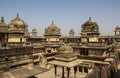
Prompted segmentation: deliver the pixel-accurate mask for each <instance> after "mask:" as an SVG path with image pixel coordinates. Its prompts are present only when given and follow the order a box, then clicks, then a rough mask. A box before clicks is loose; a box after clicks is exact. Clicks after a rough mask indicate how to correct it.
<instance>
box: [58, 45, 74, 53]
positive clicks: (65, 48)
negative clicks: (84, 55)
mask: <svg viewBox="0 0 120 78" xmlns="http://www.w3.org/2000/svg"><path fill="white" fill-rule="evenodd" d="M59 51H60V53H73V48H72V47H71V46H70V45H68V44H64V45H63V46H61V47H60V49H59Z"/></svg>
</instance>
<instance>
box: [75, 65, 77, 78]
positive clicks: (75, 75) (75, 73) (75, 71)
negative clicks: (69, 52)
mask: <svg viewBox="0 0 120 78" xmlns="http://www.w3.org/2000/svg"><path fill="white" fill-rule="evenodd" d="M76 72H77V67H74V78H76Z"/></svg>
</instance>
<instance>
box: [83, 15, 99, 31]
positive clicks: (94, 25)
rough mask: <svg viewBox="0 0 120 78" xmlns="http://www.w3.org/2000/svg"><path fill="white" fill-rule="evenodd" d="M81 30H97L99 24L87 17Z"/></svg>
mask: <svg viewBox="0 0 120 78" xmlns="http://www.w3.org/2000/svg"><path fill="white" fill-rule="evenodd" d="M82 31H85V32H99V26H98V25H97V23H96V22H94V21H93V20H92V19H91V17H89V20H88V21H87V22H85V23H84V24H83V25H82Z"/></svg>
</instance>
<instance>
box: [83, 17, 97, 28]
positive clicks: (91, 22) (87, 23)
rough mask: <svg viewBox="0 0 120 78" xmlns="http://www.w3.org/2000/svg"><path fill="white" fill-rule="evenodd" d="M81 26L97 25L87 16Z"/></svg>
mask: <svg viewBox="0 0 120 78" xmlns="http://www.w3.org/2000/svg"><path fill="white" fill-rule="evenodd" d="M83 26H97V27H98V25H97V23H96V22H94V21H93V20H92V19H91V17H89V20H88V21H87V22H85V23H84V24H83Z"/></svg>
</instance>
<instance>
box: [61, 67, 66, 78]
mask: <svg viewBox="0 0 120 78" xmlns="http://www.w3.org/2000/svg"><path fill="white" fill-rule="evenodd" d="M61 78H65V77H64V67H62V77H61Z"/></svg>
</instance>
